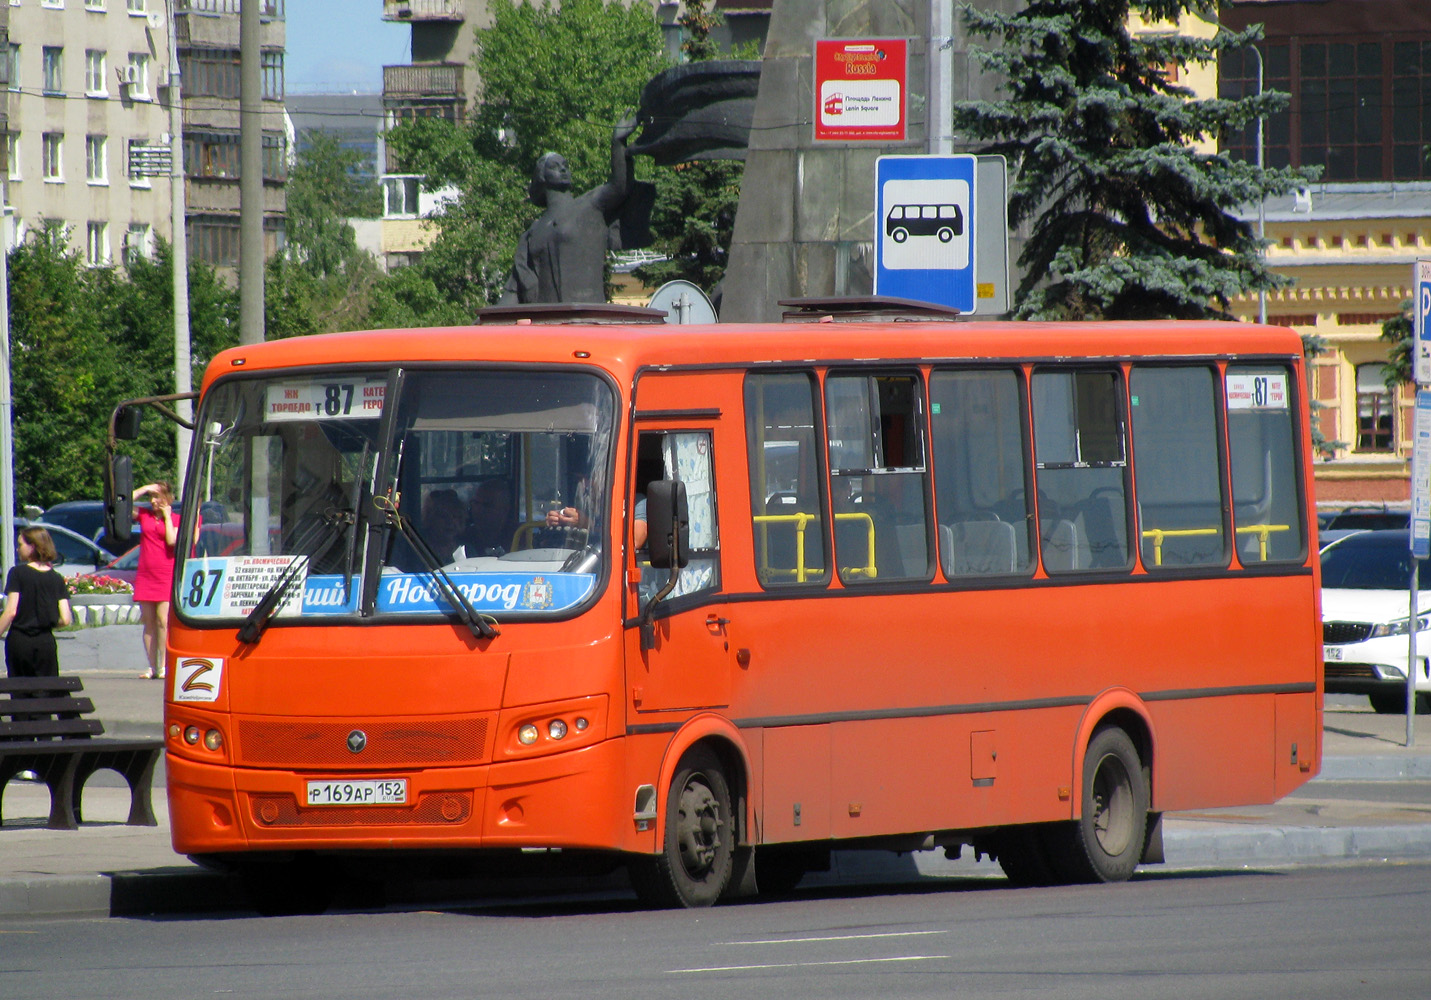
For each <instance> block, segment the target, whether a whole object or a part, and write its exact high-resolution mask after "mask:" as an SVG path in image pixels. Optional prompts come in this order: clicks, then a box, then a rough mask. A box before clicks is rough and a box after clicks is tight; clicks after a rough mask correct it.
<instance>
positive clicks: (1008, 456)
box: [929, 371, 1033, 578]
mask: <svg viewBox="0 0 1431 1000" xmlns="http://www.w3.org/2000/svg"><path fill="white" fill-rule="evenodd" d="M1019 382H1020V379H1019V375H1018V373H1017V372H1013V371H965V372H949V371H939V372H935V373H934V374H933V375H932V376H931V377H930V380H929V400H930V404H931V406H930V413H931V422H932V423H933V426H934V434H933V439H932V445H933V452H934V501H935V509H936V510H937V511H938V515H939V557H940V561H941V563H942V564H943V566H944V575H945V576H948V577H950V578H954V577H967V576H995V575H999V574H1006V573H1026V572H1028V570H1029V569H1030V568H1031V565H1032V559H1031V555H1030V553H1032V551H1033V543H1032V537H1031V531H1032V524H1033V514H1032V511H1031V510H1030V507H1029V502H1030V501H1029V490H1028V484H1027V480H1026V477H1027V469H1028V462H1027V457H1028V445H1027V443H1026V441H1025V440H1024V430H1023V419H1022V411H1023V405H1022V400H1021V393H1020V392H1019Z"/></svg>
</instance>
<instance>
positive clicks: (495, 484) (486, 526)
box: [460, 479, 517, 558]
mask: <svg viewBox="0 0 1431 1000" xmlns="http://www.w3.org/2000/svg"><path fill="white" fill-rule="evenodd" d="M516 532H517V522H516V518H515V517H514V515H513V510H512V493H511V490H510V489H509V488H508V484H507V482H506V481H505V480H501V479H484V480H482V481H481V482H479V483H478V484H477V486H476V488H475V489H473V491H472V499H470V500H469V501H468V502H467V527H466V530H464V531H463V532H462V535H461V538H460V542H461V544H462V546H463V548H464V549H466V555H467V557H468V558H471V557H472V556H500V555H502V554H503V553H505V552H506V551H507V550H508V549H509V548H511V546H512V536H513V535H515V534H516Z"/></svg>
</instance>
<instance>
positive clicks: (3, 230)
mask: <svg viewBox="0 0 1431 1000" xmlns="http://www.w3.org/2000/svg"><path fill="white" fill-rule="evenodd" d="M13 212H14V209H12V208H8V207H7V208H6V209H5V213H4V215H3V216H0V532H3V537H0V569H3V570H4V574H3V575H4V576H5V577H6V578H8V577H9V576H10V570H11V569H13V568H14V566H15V438H14V433H13V427H12V424H11V420H12V419H13V418H14V406H13V404H12V401H11V399H10V218H11V215H12V213H13Z"/></svg>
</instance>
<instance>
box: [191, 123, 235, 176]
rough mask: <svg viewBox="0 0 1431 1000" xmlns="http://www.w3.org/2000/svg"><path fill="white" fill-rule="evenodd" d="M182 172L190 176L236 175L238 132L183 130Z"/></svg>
mask: <svg viewBox="0 0 1431 1000" xmlns="http://www.w3.org/2000/svg"><path fill="white" fill-rule="evenodd" d="M184 173H185V174H187V175H188V176H190V177H221V178H222V177H237V176H238V175H239V137H238V134H237V133H228V132H222V133H221V132H185V133H184Z"/></svg>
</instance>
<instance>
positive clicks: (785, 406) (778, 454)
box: [745, 374, 829, 587]
mask: <svg viewBox="0 0 1431 1000" xmlns="http://www.w3.org/2000/svg"><path fill="white" fill-rule="evenodd" d="M745 435H746V442H747V448H748V453H749V456H750V509H751V514H752V517H751V521H752V524H751V529H752V534H753V538H754V549H755V572H756V576H757V577H758V578H759V579H760V583H761V585H762V586H766V587H779V586H789V585H792V584H812V583H815V584H817V583H824V582H826V581H827V580H828V579H829V569H828V567H827V565H826V562H825V519H824V516H823V510H824V503H823V502H822V501H821V499H820V483H821V481H822V478H823V477H822V476H821V474H820V472H821V470H820V461H819V453H818V448H817V446H816V442H817V440H818V439H817V437H816V434H815V385H814V381H813V380H812V379H811V377H810V376H809V375H804V374H780V375H752V376H750V378H748V379H747V380H746V383H745Z"/></svg>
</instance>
